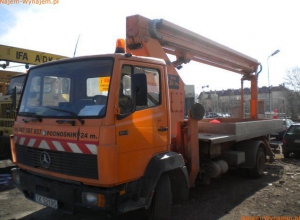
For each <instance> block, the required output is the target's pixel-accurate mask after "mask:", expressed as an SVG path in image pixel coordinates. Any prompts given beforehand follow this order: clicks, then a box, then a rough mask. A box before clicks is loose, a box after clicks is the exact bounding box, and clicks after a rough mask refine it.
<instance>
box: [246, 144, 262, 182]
mask: <svg viewBox="0 0 300 220" xmlns="http://www.w3.org/2000/svg"><path fill="white" fill-rule="evenodd" d="M265 163H266V155H265V151H264V149H262V148H261V147H259V148H258V150H257V154H256V162H255V167H254V168H252V169H250V170H249V176H250V177H253V178H258V177H261V176H262V175H263V173H264V169H265Z"/></svg>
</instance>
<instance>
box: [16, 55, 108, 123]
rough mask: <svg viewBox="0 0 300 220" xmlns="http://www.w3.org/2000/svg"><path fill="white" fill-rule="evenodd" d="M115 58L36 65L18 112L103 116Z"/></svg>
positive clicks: (44, 115) (45, 114) (51, 115)
mask: <svg viewBox="0 0 300 220" xmlns="http://www.w3.org/2000/svg"><path fill="white" fill-rule="evenodd" d="M112 68H113V59H107V58H106V59H93V60H82V61H75V62H68V63H59V64H53V65H47V66H42V67H37V68H33V69H32V70H31V71H30V72H29V75H28V79H27V82H26V85H25V88H24V94H23V97H22V100H21V104H20V110H19V115H23V116H32V115H35V116H39V117H50V118H51V117H56V118H57V117H70V118H74V117H80V118H85V117H103V116H104V115H105V113H106V103H107V96H108V90H109V84H110V77H111V73H112Z"/></svg>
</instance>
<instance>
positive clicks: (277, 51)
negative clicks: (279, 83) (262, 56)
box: [267, 50, 280, 113]
mask: <svg viewBox="0 0 300 220" xmlns="http://www.w3.org/2000/svg"><path fill="white" fill-rule="evenodd" d="M279 52H280V50H276V51H275V52H274V53H272V54H271V55H270V56H268V59H267V64H268V84H269V112H270V113H271V88H270V71H269V58H270V57H272V56H274V55H276V54H278V53H279Z"/></svg>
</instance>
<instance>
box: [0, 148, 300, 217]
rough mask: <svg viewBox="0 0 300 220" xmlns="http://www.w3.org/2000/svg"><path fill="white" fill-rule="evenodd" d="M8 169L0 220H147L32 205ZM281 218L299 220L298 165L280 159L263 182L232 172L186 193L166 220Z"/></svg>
mask: <svg viewBox="0 0 300 220" xmlns="http://www.w3.org/2000/svg"><path fill="white" fill-rule="evenodd" d="M12 165H13V164H11V163H9V161H0V219H1V220H13V219H22V220H37V219H45V220H50V219H56V220H62V219H67V220H71V219H72V220H79V219H84V220H93V219H104V220H111V219H119V220H129V219H130V220H135V219H141V220H142V219H146V216H145V214H144V212H143V211H141V210H140V211H134V212H130V213H126V214H124V215H120V216H116V217H114V218H112V217H107V216H104V215H103V214H101V213H98V212H95V211H89V210H88V211H87V210H86V211H84V212H81V213H77V214H73V215H70V214H66V213H63V212H60V211H56V210H53V209H50V208H45V207H43V206H41V205H38V204H35V203H33V202H31V201H29V200H27V199H25V198H24V196H23V195H22V194H21V193H20V192H19V191H18V190H16V189H15V188H14V187H13V185H12V183H11V176H10V169H11V168H12ZM283 216H285V217H292V218H290V219H292V220H295V219H298V218H299V219H300V159H299V158H298V159H283V158H282V155H281V154H277V155H276V159H275V162H273V163H272V164H270V163H267V164H266V168H265V172H264V176H263V177H262V178H259V179H249V178H247V177H243V176H242V175H241V174H240V173H238V172H237V171H230V172H228V173H227V174H225V175H223V176H222V177H220V178H217V179H214V180H213V181H212V182H211V184H210V185H199V186H197V187H196V188H193V189H191V190H190V196H189V200H187V201H183V202H177V203H174V204H173V209H172V216H171V219H175V220H182V219H186V220H196V219H204V220H215V219H221V220H235V219H242V220H243V219H245V220H246V219H251V220H252V219H253V220H258V219H268V218H267V217H272V218H269V219H276V220H277V219H284V218H280V217H283ZM249 217H252V218H249ZM274 217H275V218H274ZM296 217H297V218H296ZM287 219H288V218H287Z"/></svg>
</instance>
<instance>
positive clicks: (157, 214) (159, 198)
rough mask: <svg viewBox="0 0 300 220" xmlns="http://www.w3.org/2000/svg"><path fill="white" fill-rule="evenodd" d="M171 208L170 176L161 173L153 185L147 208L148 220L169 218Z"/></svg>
mask: <svg viewBox="0 0 300 220" xmlns="http://www.w3.org/2000/svg"><path fill="white" fill-rule="evenodd" d="M171 209H172V191H171V183H170V178H169V176H168V174H167V173H163V174H162V175H161V177H160V179H159V181H158V183H157V185H156V187H155V192H154V196H153V198H152V203H151V206H150V208H149V210H148V219H149V220H166V219H169V218H170V214H171Z"/></svg>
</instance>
